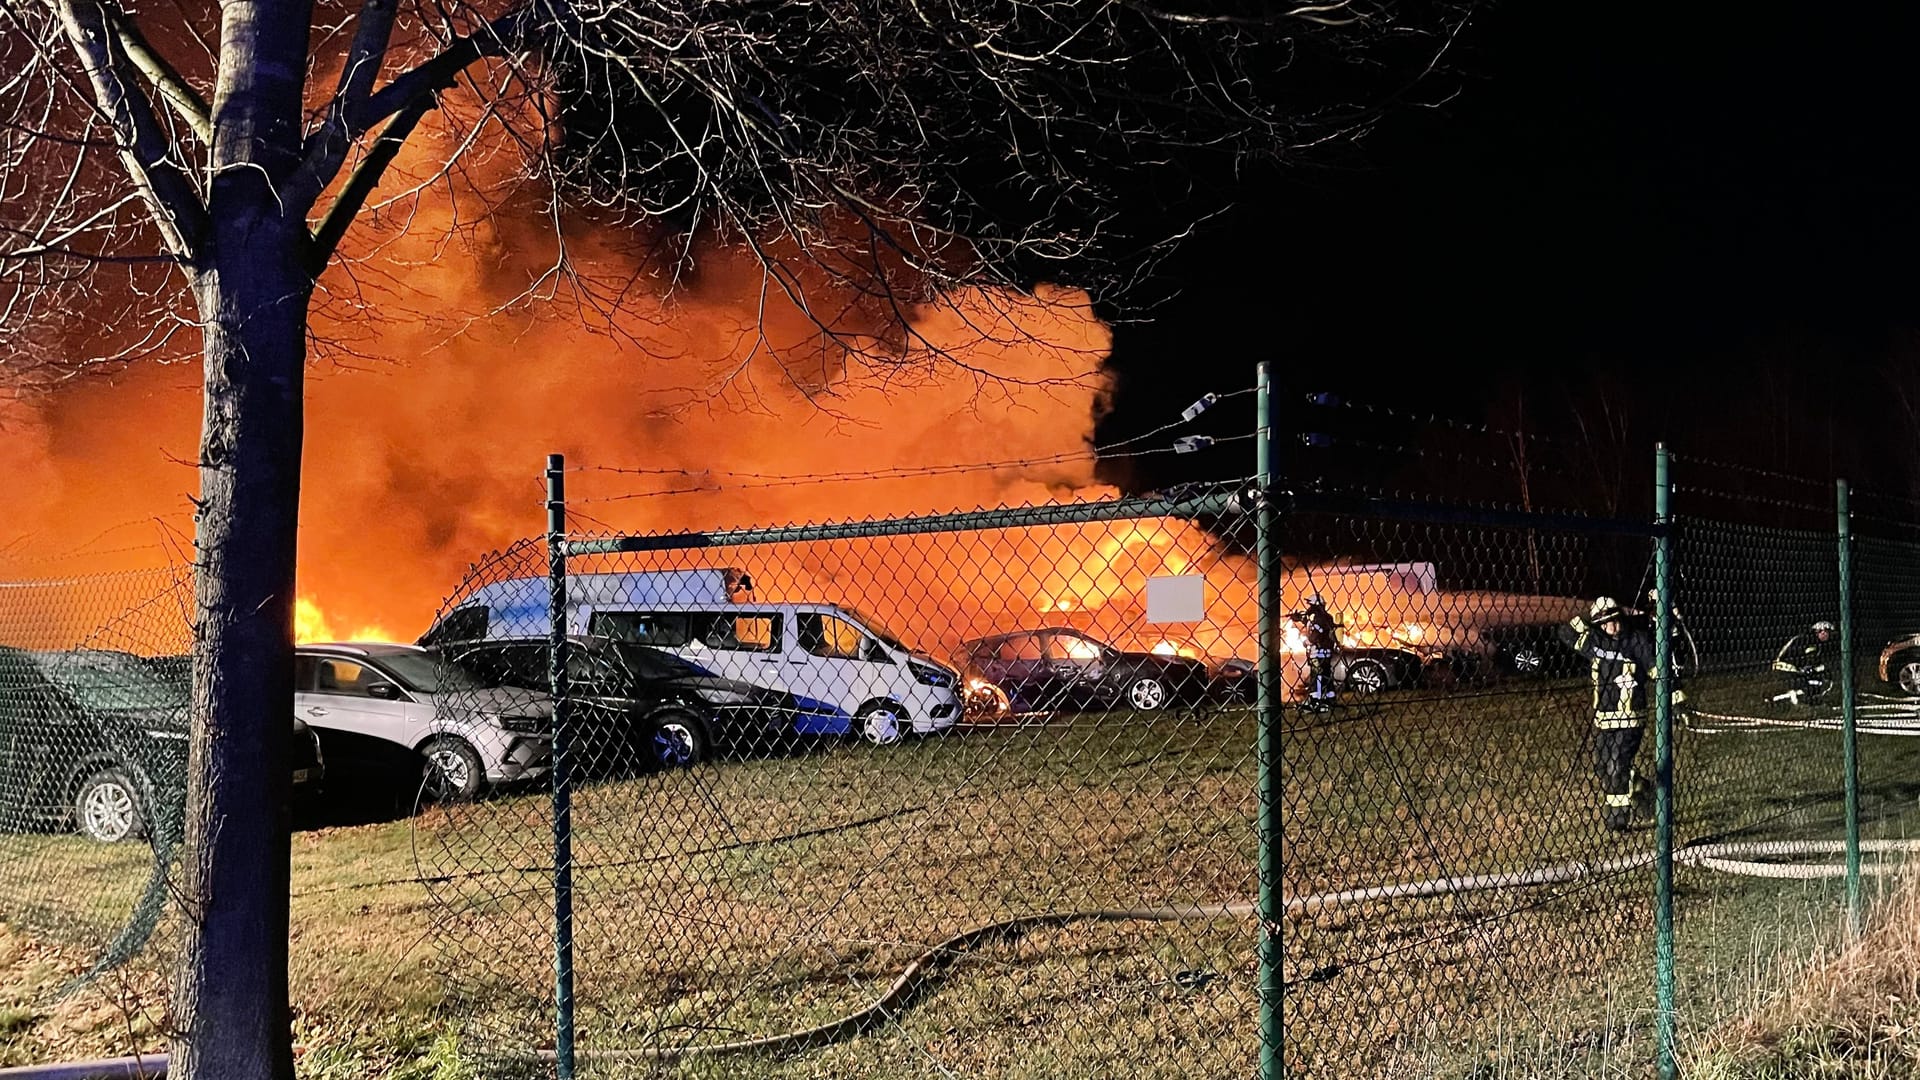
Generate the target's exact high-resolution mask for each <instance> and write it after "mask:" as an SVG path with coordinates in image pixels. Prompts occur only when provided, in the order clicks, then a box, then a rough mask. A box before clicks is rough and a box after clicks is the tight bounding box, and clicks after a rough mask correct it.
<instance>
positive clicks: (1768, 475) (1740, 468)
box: [1668, 452, 1833, 491]
mask: <svg viewBox="0 0 1920 1080" xmlns="http://www.w3.org/2000/svg"><path fill="white" fill-rule="evenodd" d="M1668 457H1670V458H1672V459H1673V460H1674V461H1675V462H1678V463H1681V464H1685V465H1704V466H1706V467H1708V468H1710V469H1721V470H1724V471H1726V472H1732V473H1740V474H1742V475H1744V476H1756V477H1760V478H1762V479H1766V480H1784V481H1786V482H1788V483H1794V484H1804V485H1806V486H1807V487H1812V488H1821V489H1824V490H1827V491H1831V490H1833V481H1832V480H1815V479H1813V478H1812V477H1808V476H1799V475H1796V474H1794V473H1787V472H1779V471H1776V470H1774V469H1763V468H1761V467H1759V466H1757V465H1741V464H1738V463H1735V462H1732V461H1721V460H1719V459H1718V458H1709V457H1700V456H1698V455H1695V454H1680V453H1673V452H1669V453H1668Z"/></svg>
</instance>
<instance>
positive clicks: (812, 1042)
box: [0, 840, 1920, 1080]
mask: <svg viewBox="0 0 1920 1080" xmlns="http://www.w3.org/2000/svg"><path fill="white" fill-rule="evenodd" d="M1845 850H1846V845H1845V844H1844V843H1843V842H1841V841H1838V840H1752V841H1734V842H1719V843H1709V844H1698V845H1694V846H1691V847H1684V848H1680V849H1677V850H1676V851H1674V853H1673V861H1674V862H1675V864H1677V865H1682V866H1696V867H1699V868H1701V869H1705V870H1713V871H1717V872H1719V873H1725V874H1737V875H1742V876H1747V877H1760V878H1772V879H1779V880H1797V881H1808V880H1819V879H1825V878H1837V877H1841V876H1843V875H1844V874H1845V873H1846V868H1845V867H1844V866H1840V865H1838V864H1835V863H1831V862H1777V861H1773V860H1776V859H1780V858H1783V857H1805V856H1812V855H1838V854H1840V853H1842V852H1844V851H1845ZM1860 850H1861V851H1862V852H1870V853H1873V854H1876V855H1887V854H1894V853H1909V852H1920V840H1866V841H1863V842H1862V843H1861V845H1860ZM1654 857H1655V856H1654V853H1653V852H1651V851H1643V852H1636V853H1634V854H1631V855H1621V856H1616V857H1613V858H1609V859H1601V860H1598V861H1594V862H1588V861H1584V860H1575V861H1569V862H1564V863H1559V864H1557V865H1553V866H1543V867H1536V868H1534V869H1531V870H1516V871H1511V872H1505V873H1498V874H1476V875H1472V876H1468V877H1439V878H1428V879H1425V880H1421V881H1407V882H1399V883H1395V884H1390V885H1371V886H1365V887H1362V888H1355V889H1342V890H1338V891H1334V892H1324V893H1314V894H1312V895H1309V896H1299V897H1294V898H1293V899H1290V900H1288V901H1287V902H1286V907H1285V914H1286V917H1287V918H1289V919H1302V918H1312V917H1314V916H1317V915H1321V914H1324V913H1326V912H1328V911H1331V910H1333V909H1335V908H1339V907H1344V906H1350V905H1353V904H1364V903H1373V902H1378V901H1384V900H1413V899H1422V898H1427V897H1436V896H1456V895H1462V894H1465V893H1473V892H1489V891H1493V890H1498V889H1515V888H1529V887H1535V886H1541V885H1560V884H1567V883H1570V882H1574V881H1580V880H1583V879H1585V878H1589V877H1595V876H1606V875H1612V874H1619V873H1627V872H1630V871H1634V870H1639V869H1642V868H1644V867H1647V866H1651V865H1652V864H1653V862H1654ZM1895 869H1896V867H1895V866H1894V865H1893V864H1891V863H1889V862H1875V863H1871V864H1869V865H1867V866H1864V867H1862V868H1861V872H1862V873H1863V874H1869V875H1886V874H1891V873H1893V872H1894V870H1895ZM1258 915H1259V909H1258V906H1257V905H1255V904H1253V903H1246V902H1242V903H1233V904H1214V905H1205V904H1196V905H1171V906H1159V907H1136V908H1095V909H1089V910H1085V911H1072V912H1051V913H1045V914H1033V915H1021V916H1016V917H1014V918H1010V919H1000V920H997V921H995V922H990V923H982V924H980V925H978V926H974V927H971V928H969V929H966V930H962V931H960V932H959V933H957V934H953V935H952V936H950V937H947V938H946V939H944V940H942V941H940V942H939V943H937V944H935V945H933V946H931V947H929V948H927V949H925V950H924V951H922V952H921V953H920V954H919V955H917V956H915V957H914V958H913V960H912V961H910V962H909V963H908V964H907V966H906V967H905V968H904V969H902V971H901V972H900V974H899V975H898V976H896V977H895V978H894V980H893V982H892V983H891V984H889V985H888V987H887V989H886V990H885V991H884V992H883V993H881V994H880V995H879V996H878V997H876V998H874V999H873V1000H872V1001H871V1002H870V1003H868V1004H867V1005H866V1006H864V1007H862V1008H860V1009H857V1010H855V1011H853V1012H850V1013H847V1014H846V1015H844V1016H841V1017H839V1018H837V1019H834V1020H830V1021H827V1022H826V1023H822V1024H815V1025H813V1026H811V1027H806V1028H801V1029H798V1030H795V1031H788V1032H782V1033H780V1034H776V1035H763V1036H759V1037H757V1038H749V1039H735V1040H731V1041H728V1042H718V1043H695V1044H691V1045H687V1046H665V1047H643V1048H634V1049H618V1050H598V1049H593V1050H585V1051H582V1052H581V1053H580V1056H581V1057H583V1058H597V1059H601V1060H607V1061H621V1060H625V1061H672V1060H676V1059H679V1058H684V1057H705V1056H717V1055H725V1054H742V1053H784V1052H788V1051H793V1050H802V1049H807V1048H810V1047H816V1046H821V1045H825V1044H827V1043H832V1042H837V1041H839V1040H842V1039H845V1038H849V1037H852V1036H855V1035H860V1034H863V1033H865V1032H867V1031H871V1030H873V1029H874V1028H877V1027H879V1026H881V1025H883V1024H885V1023H887V1022H889V1021H891V1020H893V1019H895V1018H896V1017H898V1016H899V1015H900V1014H902V1013H903V1012H905V1011H906V1010H907V1009H908V1008H910V1007H911V1006H912V1005H913V1003H914V1001H915V1000H916V999H917V998H918V997H919V996H920V995H921V994H922V993H924V992H925V991H926V990H927V989H928V988H929V984H930V983H931V982H932V980H933V979H934V978H935V977H936V976H937V975H938V973H939V972H940V971H941V969H943V968H944V967H945V966H946V965H947V964H949V963H951V962H953V961H954V960H956V959H958V958H960V957H961V956H963V955H964V954H966V953H967V952H969V951H971V950H972V949H974V948H976V947H978V946H980V945H982V944H986V943H989V942H992V941H995V940H1007V939H1012V938H1017V937H1019V936H1020V935H1022V934H1025V933H1028V932H1030V931H1033V930H1038V929H1043V928H1051V927H1062V926H1069V925H1072V924H1075V923H1087V922H1200V921H1209V922H1217V921H1223V920H1229V919H1248V918H1256V917H1258ZM522 1056H524V1057H525V1058H527V1059H530V1060H534V1061H541V1062H551V1061H552V1060H553V1059H554V1054H553V1051H551V1050H537V1051H532V1052H529V1053H527V1054H525V1055H522ZM166 1074H167V1057H166V1055H165V1054H154V1055H150V1056H145V1057H140V1058H114V1059H110V1060H104V1061H92V1062H69V1063H62V1064H56V1065H30V1066H25V1067H22V1068H14V1069H0V1080H128V1078H149V1080H160V1078H163V1077H165V1076H166Z"/></svg>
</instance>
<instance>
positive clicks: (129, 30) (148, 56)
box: [101, 0, 213, 145]
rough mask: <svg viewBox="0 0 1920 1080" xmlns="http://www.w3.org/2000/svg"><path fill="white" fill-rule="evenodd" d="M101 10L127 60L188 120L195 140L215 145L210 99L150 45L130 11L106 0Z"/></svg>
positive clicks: (175, 110) (103, 0)
mask: <svg viewBox="0 0 1920 1080" xmlns="http://www.w3.org/2000/svg"><path fill="white" fill-rule="evenodd" d="M101 7H102V8H103V9H104V10H105V12H106V17H107V20H108V22H109V23H111V24H112V26H113V30H114V33H115V34H116V35H117V36H118V37H119V39H120V47H121V48H123V49H125V50H126V53H127V59H128V60H130V61H132V63H133V66H134V67H136V68H138V69H140V73H141V74H142V75H145V76H146V77H147V81H148V82H151V83H152V84H153V87H154V89H155V90H158V91H159V92H160V96H161V97H162V98H163V99H165V100H166V103H167V104H168V105H169V106H171V107H172V108H173V111H174V112H175V113H177V114H179V116H180V118H181V119H182V120H184V121H186V123H187V126H188V127H189V128H191V129H192V130H193V135H194V137H195V138H197V139H199V140H200V142H201V143H202V144H206V145H211V144H212V143H213V115H212V113H211V112H210V111H209V110H208V109H207V99H206V98H204V97H202V96H201V95H200V92H199V91H198V90H195V89H194V88H193V86H192V84H190V83H188V82H187V80H186V79H185V78H183V77H182V76H181V74H180V73H179V72H178V71H177V70H175V69H174V67H173V65H172V64H169V63H168V62H167V60H166V58H165V57H163V56H161V55H160V53H159V52H158V51H156V50H155V49H154V47H153V46H152V45H151V44H149V43H148V41H147V39H146V35H144V34H142V33H141V32H140V26H139V24H138V23H136V22H134V21H133V20H132V19H129V18H127V15H126V12H124V11H122V10H120V8H119V6H118V5H116V4H112V3H109V2H106V0H102V3H101Z"/></svg>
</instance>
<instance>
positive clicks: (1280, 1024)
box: [1253, 361, 1285, 1080]
mask: <svg viewBox="0 0 1920 1080" xmlns="http://www.w3.org/2000/svg"><path fill="white" fill-rule="evenodd" d="M1255 371H1256V375H1255V379H1254V385H1255V400H1256V405H1255V409H1256V412H1255V417H1254V424H1255V427H1254V439H1253V444H1254V455H1255V457H1254V462H1255V464H1254V481H1255V484H1256V485H1257V488H1258V491H1259V499H1260V502H1259V506H1258V508H1257V509H1256V510H1255V515H1256V516H1255V520H1254V543H1255V569H1256V574H1257V577H1256V581H1257V589H1256V595H1257V596H1258V598H1259V599H1258V612H1257V613H1258V615H1259V619H1260V622H1259V630H1258V631H1257V634H1258V637H1257V646H1258V648H1259V650H1260V654H1259V659H1258V660H1257V661H1256V665H1257V667H1256V671H1255V678H1254V717H1255V723H1256V725H1257V726H1258V730H1259V738H1260V745H1259V750H1258V753H1257V756H1258V767H1259V770H1260V811H1259V843H1260V1076H1261V1080H1280V1077H1281V1075H1282V1072H1283V1071H1284V1065H1283V1057H1282V1054H1281V1039H1282V1037H1283V1036H1284V1034H1285V1032H1284V1020H1283V1018H1282V1008H1281V1006H1282V1002H1281V989H1280V983H1281V978H1282V975H1281V973H1282V971H1283V970H1284V963H1285V954H1284V951H1283V949H1284V943H1283V942H1282V940H1281V936H1280V934H1281V927H1282V925H1283V915H1284V912H1283V911H1282V910H1281V908H1282V905H1283V904H1284V903H1285V900H1284V898H1283V897H1282V896H1281V889H1280V789H1281V784H1280V717H1279V712H1280V687H1279V685H1278V684H1279V672H1278V671H1277V670H1276V668H1277V665H1276V664H1275V662H1274V655H1273V649H1274V640H1273V636H1274V620H1275V619H1277V618H1279V616H1280V603H1279V600H1280V597H1279V594H1278V590H1279V576H1278V575H1277V574H1275V573H1274V569H1275V567H1274V563H1275V561H1276V558H1277V553H1276V550H1275V549H1276V548H1277V547H1278V546H1279V545H1277V544H1276V543H1275V542H1274V535H1273V500H1272V492H1271V491H1270V488H1271V487H1272V481H1273V383H1272V379H1271V376H1270V375H1269V373H1268V371H1267V365H1266V363H1265V361H1262V362H1261V364H1260V366H1259V367H1258V368H1256V369H1255Z"/></svg>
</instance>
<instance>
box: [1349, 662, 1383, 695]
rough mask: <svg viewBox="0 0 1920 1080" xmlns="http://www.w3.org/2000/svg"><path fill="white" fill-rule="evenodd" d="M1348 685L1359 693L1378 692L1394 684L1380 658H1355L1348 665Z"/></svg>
mask: <svg viewBox="0 0 1920 1080" xmlns="http://www.w3.org/2000/svg"><path fill="white" fill-rule="evenodd" d="M1347 685H1348V686H1350V687H1352V688H1353V689H1354V691H1356V692H1357V693H1362V694H1378V693H1380V692H1381V691H1382V690H1385V689H1387V688H1388V687H1389V686H1391V685H1392V678H1391V677H1390V676H1389V675H1388V673H1387V665H1385V664H1383V663H1381V662H1380V661H1378V660H1355V661H1354V662H1353V663H1351V664H1348V665H1347Z"/></svg>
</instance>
